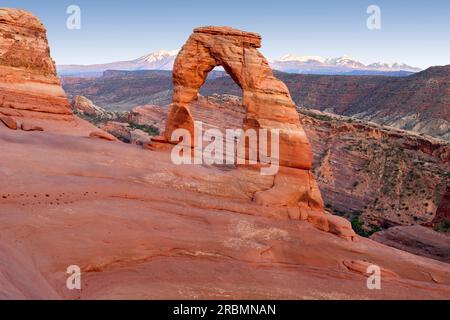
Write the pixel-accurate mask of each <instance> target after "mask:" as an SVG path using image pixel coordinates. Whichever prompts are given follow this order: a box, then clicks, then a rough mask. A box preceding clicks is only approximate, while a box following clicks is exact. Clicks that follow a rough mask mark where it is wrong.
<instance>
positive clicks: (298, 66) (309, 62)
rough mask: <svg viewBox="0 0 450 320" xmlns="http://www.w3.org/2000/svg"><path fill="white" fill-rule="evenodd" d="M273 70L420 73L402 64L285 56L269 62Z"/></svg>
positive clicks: (334, 72)
mask: <svg viewBox="0 0 450 320" xmlns="http://www.w3.org/2000/svg"><path fill="white" fill-rule="evenodd" d="M270 65H271V66H272V68H273V69H276V70H280V71H284V72H290V73H310V74H311V73H312V74H387V73H390V72H396V73H397V74H401V73H405V74H407V73H413V72H418V71H421V69H419V68H415V67H411V66H408V65H406V64H403V63H397V62H394V63H381V62H376V63H372V64H369V65H365V64H363V63H361V62H359V61H357V60H355V59H353V58H351V57H349V56H342V57H338V58H323V57H319V56H296V55H292V54H288V55H285V56H283V57H281V58H279V59H276V60H273V61H271V63H270Z"/></svg>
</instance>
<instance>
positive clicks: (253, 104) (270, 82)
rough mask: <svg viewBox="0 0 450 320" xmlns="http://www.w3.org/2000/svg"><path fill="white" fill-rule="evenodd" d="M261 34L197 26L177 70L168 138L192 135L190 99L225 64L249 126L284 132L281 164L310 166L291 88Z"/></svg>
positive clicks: (301, 167)
mask: <svg viewBox="0 0 450 320" xmlns="http://www.w3.org/2000/svg"><path fill="white" fill-rule="evenodd" d="M260 46H261V37H260V36H259V35H258V34H255V33H249V32H244V31H239V30H235V29H231V28H228V27H204V28H197V29H195V30H194V33H193V34H192V35H191V37H190V38H189V39H188V41H187V42H186V44H185V45H184V46H183V48H182V49H181V51H180V53H179V54H178V56H177V59H176V60H175V65H174V70H173V81H174V94H173V101H172V106H171V109H170V111H169V117H168V121H167V125H166V131H165V136H166V138H167V139H168V140H170V138H171V134H172V132H173V130H175V129H178V128H186V129H188V130H189V131H190V132H191V134H192V135H193V132H194V120H193V118H192V115H191V113H190V111H189V103H190V102H192V101H193V100H194V99H195V98H196V97H197V94H198V91H199V89H200V87H201V86H202V85H203V84H204V82H205V80H206V77H207V75H208V73H209V72H210V71H211V70H212V69H214V67H216V66H222V67H224V69H225V70H226V71H227V72H228V73H229V74H230V76H231V77H232V78H233V80H234V81H235V82H236V83H237V84H238V85H239V86H240V87H241V88H242V92H243V105H244V107H245V108H246V117H245V119H244V128H245V129H248V128H253V129H256V130H257V129H260V128H266V129H279V130H280V164H281V165H282V166H287V167H293V168H300V169H305V170H309V169H310V168H311V161H312V152H311V147H310V145H309V142H308V139H307V138H306V136H305V133H304V131H303V129H302V127H301V125H300V123H299V119H298V114H297V111H296V109H295V105H294V103H293V101H292V99H291V97H290V95H289V91H288V89H287V87H286V86H285V85H284V83H282V82H281V81H279V80H278V79H276V78H275V77H274V76H273V73H272V70H271V68H270V67H269V64H268V62H267V60H266V59H265V58H264V57H263V56H262V54H261V53H259V52H258V50H257V48H259V47H260Z"/></svg>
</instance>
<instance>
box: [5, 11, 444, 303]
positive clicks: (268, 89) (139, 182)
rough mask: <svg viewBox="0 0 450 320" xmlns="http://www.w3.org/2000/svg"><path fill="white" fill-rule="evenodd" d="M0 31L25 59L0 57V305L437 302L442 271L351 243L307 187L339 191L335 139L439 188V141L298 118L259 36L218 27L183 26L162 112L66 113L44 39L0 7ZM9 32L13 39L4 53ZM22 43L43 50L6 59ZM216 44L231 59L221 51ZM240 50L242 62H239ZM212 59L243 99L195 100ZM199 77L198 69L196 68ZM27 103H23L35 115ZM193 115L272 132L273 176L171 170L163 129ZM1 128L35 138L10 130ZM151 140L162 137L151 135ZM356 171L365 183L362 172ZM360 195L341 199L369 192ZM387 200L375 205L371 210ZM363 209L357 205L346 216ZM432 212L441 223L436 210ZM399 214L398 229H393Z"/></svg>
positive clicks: (359, 241)
mask: <svg viewBox="0 0 450 320" xmlns="http://www.w3.org/2000/svg"><path fill="white" fill-rule="evenodd" d="M0 32H1V33H0V35H1V37H0V39H1V40H0V41H1V42H0V53H2V54H4V53H5V52H6V53H8V54H7V55H6V57H8V56H10V55H11V54H13V55H14V57H15V58H16V59H17V58H18V57H23V61H22V62H21V63H18V62H14V65H13V66H12V65H11V64H13V63H12V62H10V61H11V60H10V59H5V60H2V61H4V62H3V63H4V64H5V67H4V68H5V69H6V70H7V72H8V75H9V76H8V78H7V79H10V80H8V81H9V82H8V83H7V84H3V85H2V86H0V97H1V98H2V99H4V100H5V103H4V104H3V105H2V108H1V109H0V113H1V114H2V122H0V146H1V153H2V156H1V157H0V178H1V180H2V181H6V182H7V183H3V184H2V187H1V190H0V230H1V232H0V240H1V241H0V298H2V299H224V298H225V299H445V298H446V297H448V296H450V271H449V268H448V264H447V263H445V262H443V261H438V260H436V259H430V257H422V256H419V255H416V254H413V253H410V252H407V251H403V250H399V249H396V248H392V247H389V246H386V245H384V244H382V243H379V242H376V241H374V240H372V239H369V238H366V237H362V236H359V235H356V234H355V233H354V231H353V230H352V227H351V224H350V222H349V221H348V220H346V219H345V218H344V217H340V216H339V215H336V214H335V213H337V212H336V210H332V208H327V206H326V202H325V203H324V201H323V200H322V193H321V191H320V190H319V186H318V183H320V181H322V182H323V183H325V184H326V183H329V184H330V185H332V184H334V185H335V186H336V189H346V188H345V187H342V186H340V185H338V183H337V182H336V180H334V179H333V176H334V175H337V174H338V173H339V171H341V170H340V169H341V168H339V167H338V166H336V164H335V163H334V160H333V159H334V158H333V157H337V158H340V156H339V154H338V150H336V151H333V150H331V151H329V150H330V149H331V148H332V146H335V145H337V143H335V142H332V141H330V140H327V139H324V138H323V136H321V135H322V134H324V135H326V136H328V137H333V138H334V137H336V136H337V137H338V138H337V140H340V141H347V140H348V139H354V143H355V145H354V146H353V147H354V148H356V149H357V148H358V145H357V141H360V140H361V137H362V136H365V135H367V136H368V137H373V139H374V140H373V141H372V140H371V142H374V143H390V141H391V140H390V139H391V138H392V139H393V138H396V140H395V141H396V142H395V144H397V145H398V146H399V147H400V146H401V147H402V148H405V149H407V150H412V151H411V153H412V154H413V156H414V157H419V158H418V159H419V160H420V161H422V162H424V163H425V162H426V163H430V164H429V165H428V164H427V165H425V164H420V161H419V162H417V163H418V165H423V168H427V167H430V168H429V169H428V170H429V171H428V173H427V174H435V176H433V177H431V178H429V179H428V178H427V179H425V180H424V181H426V182H427V183H430V185H431V184H432V183H436V184H438V183H439V181H440V180H439V179H440V178H439V177H440V174H441V172H442V170H444V171H445V170H446V169H445V168H446V167H445V166H444V165H443V163H444V164H447V163H448V156H449V155H448V148H447V147H446V145H445V144H442V143H441V141H440V140H439V141H437V140H436V142H435V140H429V138H426V137H425V138H424V137H420V136H411V135H410V134H407V135H404V134H402V132H401V131H396V130H387V131H386V130H385V129H383V128H380V127H378V126H376V125H373V126H371V127H370V128H368V127H367V126H366V125H364V124H358V122H357V123H353V122H352V123H348V125H347V126H342V123H343V121H347V120H345V119H344V120H343V119H341V118H338V120H336V121H334V120H333V121H331V122H330V121H328V118H326V117H324V115H323V114H318V115H314V114H310V115H309V116H304V115H302V113H299V112H298V111H301V110H298V109H296V106H295V104H294V100H293V99H291V97H290V94H289V91H288V89H287V87H286V85H284V84H283V82H282V81H281V80H279V79H277V78H276V75H273V74H272V71H271V70H270V68H269V67H268V66H267V65H266V63H265V59H264V57H263V56H262V55H261V54H260V53H259V52H258V51H257V47H258V44H259V41H260V39H261V38H260V36H259V35H257V34H254V33H247V32H244V31H240V30H235V29H231V28H216V27H207V28H200V29H196V30H194V33H193V34H192V36H191V38H189V39H188V42H187V44H186V47H185V48H186V50H185V52H184V53H182V54H180V56H179V62H180V64H181V65H180V67H179V68H177V70H175V72H174V74H175V75H176V76H175V77H174V79H173V88H174V89H175V91H174V92H175V94H174V95H173V99H172V100H170V102H172V103H171V109H170V110H171V111H168V108H167V107H160V106H140V107H135V108H134V109H133V110H132V111H131V112H130V110H125V112H117V111H114V112H113V111H111V110H103V109H102V108H100V107H101V106H99V107H95V104H93V103H91V102H90V101H89V100H87V99H86V98H82V97H77V98H75V99H74V100H73V102H72V103H69V101H68V100H67V98H66V97H65V95H64V93H63V91H62V89H61V87H60V86H59V82H58V81H57V79H55V72H54V63H53V62H52V60H51V58H50V52H49V49H48V45H47V40H46V36H45V29H44V28H43V26H42V24H41V23H40V22H39V21H38V19H37V18H35V17H34V16H33V15H32V14H30V13H27V12H25V11H22V10H14V9H1V10H0ZM19 35H20V36H19ZM31 35H34V37H33V36H31ZM10 37H18V38H17V39H14V41H12V42H11V41H8V39H9V38H10ZM31 38H32V39H34V40H31ZM4 39H6V40H4ZM36 39H37V40H36ZM15 40H17V41H15ZM30 41H31V43H33V45H32V46H30V47H29V48H27V49H26V51H27V52H28V51H30V50H33V48H42V50H43V51H38V52H37V53H36V54H33V55H20V54H19V52H21V51H20V50H19V51H17V52H16V51H15V50H16V49H15V47H14V48H12V49H11V45H12V43H15V45H14V46H19V47H21V46H25V45H26V44H28V43H30ZM33 41H38V43H37V44H36V43H34V42H33ZM224 43H227V44H228V45H229V46H228V45H227V46H223V44H224ZM229 47H231V48H233V49H235V50H231V51H228V50H227V48H229ZM5 48H6V49H5ZM191 49H192V50H191ZM39 50H40V49H39ZM197 50H198V51H197ZM242 52H244V55H243V56H245V57H249V58H250V59H249V60H247V59H242V57H243V56H242V55H241V54H242ZM196 53H197V54H196ZM221 55H222V56H221ZM34 57H40V59H34ZM184 59H186V60H184ZM19 60H20V59H19ZM183 60H184V61H187V62H186V63H183ZM42 61H45V63H44V64H43V63H42ZM216 64H220V65H222V66H223V67H224V68H225V70H227V71H229V72H230V74H231V75H232V76H233V77H235V80H236V81H237V82H238V83H239V84H240V85H241V86H242V87H243V88H244V99H243V100H241V99H240V98H239V97H233V96H220V95H218V96H213V97H212V98H210V97H209V98H204V97H201V96H200V97H197V92H198V89H199V88H200V86H201V85H202V82H203V81H204V80H205V78H206V73H207V72H208V71H211V70H212V69H213V67H214V66H215V65H216ZM43 65H44V66H46V67H45V68H43V67H42V66H43ZM197 68H200V69H201V70H202V73H197V74H196V73H195V72H193V70H196V69H197ZM235 70H240V71H243V72H242V73H241V72H238V71H235ZM245 71H252V72H251V73H250V74H249V73H246V72H245ZM239 76H241V77H243V78H238V77H239ZM30 79H31V80H30ZM3 81H5V80H3ZM21 83H26V84H27V85H26V86H25V87H22V86H21ZM35 83H39V86H40V87H41V90H40V91H38V92H36V91H33V90H31V89H29V88H34V85H35ZM41 83H43V84H41ZM42 87H43V89H42ZM11 88H12V89H11ZM25 88H27V89H25ZM50 88H52V89H50ZM29 91H30V92H31V95H32V96H31V97H30V92H29ZM26 99H32V101H34V102H33V103H32V107H30V104H29V103H26V101H29V100H26ZM6 101H7V102H6ZM255 101H257V102H258V104H255ZM276 101H280V103H279V105H278V104H276V103H275V102H276ZM178 113H179V115H178ZM167 115H169V116H167ZM82 117H83V118H85V119H90V120H91V121H92V122H93V123H95V124H97V125H99V127H100V125H104V126H103V128H104V129H107V127H108V124H109V122H113V123H112V124H109V125H110V126H111V127H114V128H116V129H117V126H121V124H124V123H126V124H127V125H128V127H127V126H126V125H124V126H123V127H124V128H125V131H127V130H129V131H130V134H131V132H134V131H136V130H141V131H144V130H146V131H147V134H148V136H153V137H152V138H151V140H150V141H148V140H147V141H141V142H140V143H138V142H133V143H129V144H126V143H122V142H121V141H119V139H117V138H115V137H114V136H113V135H111V134H110V133H108V132H106V131H105V130H103V129H101V128H98V127H95V126H94V124H92V123H89V122H88V121H86V120H85V119H82ZM157 117H159V118H157ZM104 119H107V121H103V120H104ZM192 119H196V120H197V119H204V120H205V122H206V123H207V124H208V126H211V127H217V128H219V129H221V128H223V126H224V125H226V126H227V125H231V126H232V127H235V126H236V125H238V126H245V125H255V126H267V127H268V128H278V127H279V128H280V129H281V130H285V131H286V132H285V135H284V138H283V139H284V140H282V141H283V150H284V151H285V152H282V153H281V154H280V155H281V156H280V160H281V163H282V169H281V170H280V173H279V174H278V175H277V176H275V177H274V176H264V175H261V174H260V172H259V167H258V165H256V166H252V165H242V166H241V165H239V166H216V165H212V166H209V165H175V164H174V163H173V162H172V161H171V158H170V150H171V149H172V147H173V145H172V144H171V143H170V142H171V141H170V138H169V135H168V134H167V133H169V132H170V131H171V130H173V129H174V128H179V127H187V128H188V129H189V128H190V123H191V120H192ZM349 121H350V120H348V121H347V122H349ZM351 121H353V120H351ZM246 122H247V123H246ZM13 123H16V124H20V126H18V127H21V128H33V127H34V128H35V129H37V127H39V128H40V129H42V130H31V131H29V130H17V128H14V125H12V124H13ZM24 123H27V125H25V126H23V124H24ZM3 124H5V125H3ZM8 124H9V125H8ZM128 128H131V129H128ZM308 128H313V129H314V130H316V131H315V132H314V131H313V130H312V129H308ZM143 129H144V130H143ZM321 130H323V131H321ZM326 130H329V131H331V132H332V133H333V134H328V133H327V132H326ZM157 131H160V132H159V133H160V134H162V135H161V136H157ZM308 131H309V132H310V133H309V135H308ZM144 133H146V132H144ZM156 136H157V137H156ZM386 138H389V139H386ZM367 139H370V138H367ZM386 140H387V141H386ZM131 141H133V140H132V139H131V140H130V142H131ZM319 141H320V144H319ZM363 142H364V141H363ZM316 144H319V146H320V147H319V148H317V147H315V145H316ZM327 144H329V145H328V146H327ZM389 146H390V145H388V147H389ZM322 147H323V148H324V149H323V150H321V149H320V148H322ZM314 148H316V149H314ZM327 148H328V149H327ZM359 148H360V150H359V151H358V152H359V153H357V154H359V155H362V154H363V153H362V152H361V150H362V149H361V148H364V146H359ZM367 148H368V151H367V152H368V153H367V154H365V155H366V156H367V157H373V154H372V153H371V152H374V151H372V145H370V148H369V147H367ZM408 148H409V149H408ZM446 148H447V149H446ZM382 149H383V148H382ZM293 151H295V152H296V153H297V152H299V153H301V157H298V158H297V157H295V154H294V153H293ZM383 152H384V151H383ZM406 152H407V151H406ZM348 153H349V154H350V155H354V153H355V152H354V151H352V150H348ZM322 154H325V155H324V156H321V155H322ZM327 154H328V156H327ZM414 159H415V158H413V159H411V160H408V161H413V160H414ZM422 159H423V160H422ZM330 160H331V161H330ZM314 163H316V164H314ZM379 165H380V166H383V165H385V164H383V163H381V164H379ZM368 169H369V172H366V173H364V174H365V175H366V176H369V175H370V171H371V169H373V168H368ZM386 175H391V174H389V173H387V174H386ZM414 179H416V178H415V177H414ZM383 181H384V180H381V181H380V180H378V182H380V183H382V182H383ZM430 181H431V182H430ZM349 182H350V183H352V182H353V181H349ZM388 183H389V182H388ZM442 184H443V183H442ZM354 188H356V187H354ZM364 189H365V188H361V190H359V189H358V190H356V191H354V190H353V189H352V190H347V191H346V192H344V194H345V193H347V195H346V196H348V198H350V194H352V193H353V194H355V195H356V196H357V197H362V198H364V197H370V194H369V195H366V194H365V193H364V192H363V191H364ZM368 193H370V191H368ZM324 194H325V193H324ZM387 196H388V195H387ZM340 197H342V194H341V196H340ZM340 197H337V199H335V200H336V201H335V205H334V206H335V207H336V208H337V207H338V205H339V203H340V202H341V203H343V202H346V201H343V200H342V198H340ZM410 197H411V198H408V199H412V198H413V196H410ZM440 197H442V196H440ZM330 198H331V197H330ZM436 198H437V197H436ZM442 198H443V199H444V200H445V199H447V198H446V197H442ZM439 200H440V199H439ZM325 201H326V200H325ZM379 201H380V200H379ZM385 201H387V199H382V201H380V202H381V205H382V206H383V208H384V204H385ZM433 201H435V200H433ZM433 201H430V204H429V205H430V206H431V207H433V206H437V207H438V206H439V208H441V206H440V205H439V204H437V202H438V201H437V199H436V202H433ZM362 202H363V201H355V203H356V204H355V208H359V207H358V206H361V203H362ZM374 202H375V200H374ZM377 203H378V202H377ZM377 205H378V204H377ZM417 205H418V204H417ZM374 208H375V207H374ZM376 208H378V207H376ZM376 208H375V209H376ZM375 211H377V210H374V211H371V210H369V211H368V212H367V213H366V215H364V214H362V215H361V217H363V218H364V217H367V220H366V221H367V223H368V226H369V225H370V224H376V223H379V224H380V225H381V224H382V220H377V219H379V216H378V215H376V214H374V213H373V212H375ZM393 212H394V211H393ZM439 212H444V213H445V208H444V211H443V210H442V209H440V211H439ZM388 213H389V212H388ZM391 216H392V217H393V216H394V215H393V213H392V214H390V213H389V217H391ZM436 216H437V214H436V212H434V213H433V215H431V216H430V217H429V216H426V215H425V216H424V217H423V218H424V220H423V221H424V222H427V223H428V222H430V221H432V220H434V218H436ZM364 219H366V218H364ZM395 219H397V218H395ZM402 219H403V220H404V221H405V219H409V218H407V217H406V216H403V217H400V218H398V219H397V220H396V221H400V222H402ZM413 220H414V219H413ZM408 221H409V220H408ZM443 237H445V238H444V239H448V238H446V236H443ZM444 242H445V241H444ZM444 244H445V243H444ZM438 245H440V243H438ZM415 253H417V252H415ZM419 253H422V252H419ZM431 256H432V257H434V256H433V254H432V255H431ZM444 258H445V257H444ZM72 265H77V266H79V267H80V269H81V272H82V273H81V283H82V287H81V290H70V289H68V288H67V286H66V280H67V277H68V275H67V273H66V271H67V268H68V267H69V266H72ZM372 265H376V266H378V267H379V268H380V269H381V277H382V283H383V287H382V288H383V289H382V290H369V289H368V288H367V286H366V281H367V276H368V274H367V270H368V268H369V267H370V266H372Z"/></svg>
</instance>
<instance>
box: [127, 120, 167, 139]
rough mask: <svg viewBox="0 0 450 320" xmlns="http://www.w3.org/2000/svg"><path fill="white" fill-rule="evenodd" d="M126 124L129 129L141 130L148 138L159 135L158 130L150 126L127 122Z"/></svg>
mask: <svg viewBox="0 0 450 320" xmlns="http://www.w3.org/2000/svg"><path fill="white" fill-rule="evenodd" d="M128 124H129V125H130V127H131V128H133V129H139V130H142V131H144V132H146V133H148V134H149V135H150V136H159V134H160V133H159V129H158V128H156V127H155V126H152V125H142V124H137V123H135V122H129V123H128Z"/></svg>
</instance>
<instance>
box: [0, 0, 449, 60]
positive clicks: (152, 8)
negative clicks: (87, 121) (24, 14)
mask: <svg viewBox="0 0 450 320" xmlns="http://www.w3.org/2000/svg"><path fill="white" fill-rule="evenodd" d="M72 4H75V5H78V6H79V7H80V8H81V29H80V30H69V29H68V28H67V27H66V20H67V18H68V16H69V14H67V13H66V9H67V7H68V6H69V5H72ZM372 4H374V5H377V6H379V7H380V9H381V29H380V30H369V29H368V28H367V26H366V20H367V18H368V17H369V14H368V13H367V12H366V10H367V7H368V6H369V5H372ZM1 6H2V7H14V8H22V9H25V10H28V11H30V12H32V13H33V14H35V15H37V16H38V17H39V18H40V19H41V20H42V22H43V23H44V25H45V27H46V28H47V35H48V39H49V43H50V47H51V54H52V57H53V59H54V60H55V61H56V63H57V64H58V65H64V64H78V65H90V64H102V63H108V62H114V61H127V60H133V59H136V58H138V57H141V56H143V55H145V54H148V53H151V52H155V51H158V50H160V49H164V50H173V49H177V48H180V47H181V46H182V45H183V43H184V42H185V41H186V39H187V38H188V36H189V34H190V33H191V32H192V29H194V28H195V27H198V26H203V25H227V26H231V27H234V28H238V29H242V30H246V31H252V32H257V33H260V34H261V36H262V38H263V42H262V48H261V52H262V53H263V54H264V55H265V56H266V57H267V58H269V59H276V58H279V57H281V56H283V55H286V54H293V55H298V56H322V57H325V58H334V57H340V56H344V55H347V56H350V57H352V58H354V59H355V60H358V61H360V62H362V63H364V64H366V65H367V64H370V63H374V62H387V63H390V62H400V63H406V64H408V65H410V66H412V67H419V68H421V69H426V68H428V67H429V66H434V65H446V64H450V59H449V55H448V52H450V44H449V42H448V41H445V39H446V38H448V32H449V31H450V19H448V16H450V2H448V1H443V0H438V1H434V2H433V5H432V6H430V5H427V4H426V3H423V2H422V3H419V2H415V1H403V0H399V1H395V3H394V2H392V1H386V0H382V1H373V0H371V1H367V0H360V1H357V0H349V1H345V2H342V3H337V2H336V1H329V0H320V1H315V2H314V3H311V2H309V1H308V2H305V1H298V0H296V1H288V0H282V1H277V2H274V1H245V2H238V1H235V0H231V1H226V2H225V3H223V2H211V1H205V0H197V1H191V2H186V1H181V0H169V1H164V2H152V1H132V4H130V2H128V3H125V2H120V1H104V0H98V1H87V0H78V1H67V0H62V1H58V3H55V2H52V1H49V0H42V1H39V2H36V1H32V0H14V1H12V0H4V1H2V5H1Z"/></svg>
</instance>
